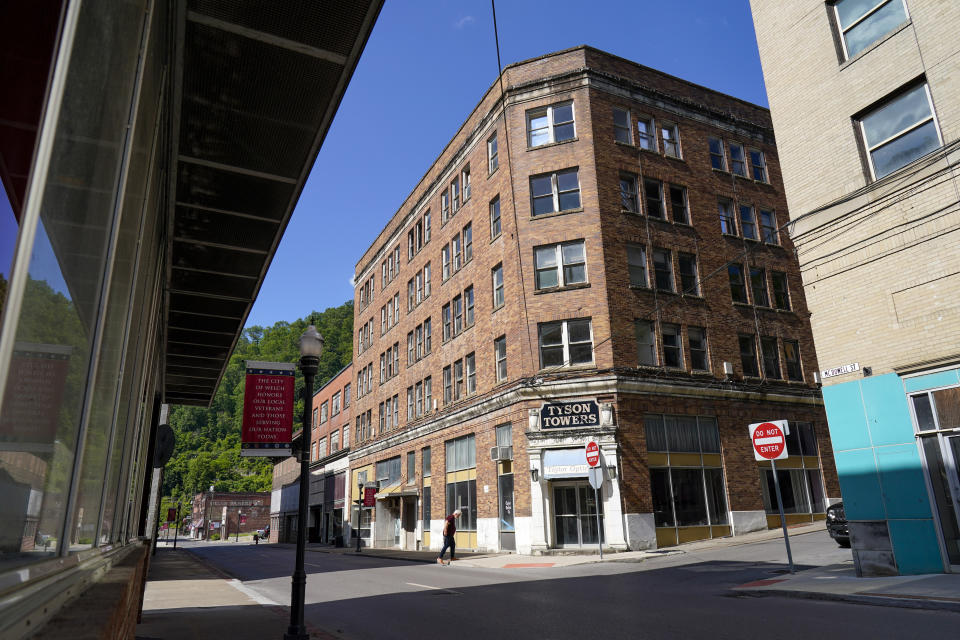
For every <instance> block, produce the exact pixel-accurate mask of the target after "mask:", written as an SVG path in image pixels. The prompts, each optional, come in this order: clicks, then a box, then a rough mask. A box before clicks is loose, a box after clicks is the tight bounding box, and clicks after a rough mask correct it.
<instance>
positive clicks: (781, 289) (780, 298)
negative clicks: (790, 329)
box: [770, 271, 790, 311]
mask: <svg viewBox="0 0 960 640" xmlns="http://www.w3.org/2000/svg"><path fill="white" fill-rule="evenodd" d="M770 282H771V284H772V285H773V306H774V307H776V308H777V309H784V310H786V311H789V310H790V290H789V289H788V288H787V274H786V273H784V272H782V271H771V272H770Z"/></svg>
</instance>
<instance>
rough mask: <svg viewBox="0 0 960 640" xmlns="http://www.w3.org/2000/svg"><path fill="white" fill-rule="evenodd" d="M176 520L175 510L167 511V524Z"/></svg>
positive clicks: (172, 508) (171, 508)
mask: <svg viewBox="0 0 960 640" xmlns="http://www.w3.org/2000/svg"><path fill="white" fill-rule="evenodd" d="M176 519H177V510H176V508H174V507H170V508H169V509H167V522H173V521H174V520H176Z"/></svg>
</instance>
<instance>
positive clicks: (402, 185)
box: [0, 0, 767, 326]
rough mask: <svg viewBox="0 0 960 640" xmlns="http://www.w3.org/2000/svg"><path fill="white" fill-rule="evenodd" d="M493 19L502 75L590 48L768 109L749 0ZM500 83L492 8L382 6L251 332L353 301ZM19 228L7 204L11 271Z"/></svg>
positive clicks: (523, 1) (573, 9)
mask: <svg viewBox="0 0 960 640" xmlns="http://www.w3.org/2000/svg"><path fill="white" fill-rule="evenodd" d="M497 23H498V27H499V30H500V54H501V60H502V62H503V65H504V66H506V65H508V64H511V63H513V62H518V61H520V60H525V59H528V58H534V57H537V56H540V55H543V54H545V53H549V52H551V51H558V50H560V49H566V48H568V47H574V46H577V45H580V44H588V45H591V46H594V47H597V48H598V49H602V50H604V51H608V52H610V53H613V54H615V55H619V56H622V57H624V58H627V59H629V60H633V61H636V62H639V63H641V64H644V65H647V66H650V67H654V68H656V69H660V70H662V71H665V72H667V73H670V74H673V75H676V76H679V77H681V78H684V79H686V80H689V81H691V82H696V83H698V84H702V85H704V86H707V87H710V88H712V89H716V90H718V91H723V92H725V93H728V94H730V95H733V96H736V97H738V98H742V99H744V100H748V101H750V102H754V103H757V104H761V105H764V106H766V104H767V101H766V92H765V89H764V85H763V77H762V73H761V68H760V60H759V56H758V54H757V44H756V38H755V36H754V32H753V22H752V19H751V16H750V7H749V2H748V0H671V1H669V2H664V1H652V0H633V1H632V2H614V1H603V2H596V1H594V2H584V1H583V0H577V1H571V0H553V1H552V2H550V3H545V2H542V1H541V2H535V1H533V0H509V1H505V0H500V2H498V3H497ZM496 77H497V57H496V49H495V46H494V36H493V19H492V16H491V10H490V2H489V0H459V1H455V0H416V1H415V0H387V2H386V3H385V6H384V8H383V10H382V11H381V13H380V18H379V20H378V21H377V24H376V26H375V27H374V30H373V33H372V34H371V36H370V40H369V41H368V43H367V47H366V49H365V50H364V53H363V56H362V58H361V59H360V63H359V65H358V66H357V69H356V71H355V73H354V75H353V79H352V81H351V83H350V86H349V87H348V89H347V92H346V95H345V96H344V99H343V102H342V103H341V105H340V110H339V111H338V113H337V116H336V118H335V120H334V122H333V125H332V126H331V128H330V131H329V133H328V135H327V138H326V140H325V142H324V145H323V148H322V149H321V150H320V154H319V156H318V158H317V161H316V164H315V165H314V168H313V171H312V172H311V174H310V177H309V179H308V181H307V184H306V187H305V188H304V191H303V194H302V195H301V198H300V201H299V203H298V205H297V208H296V210H295V211H294V214H293V217H292V219H291V221H290V224H289V226H288V227H287V231H286V234H285V235H284V237H283V240H282V241H281V243H280V247H279V250H278V251H277V254H276V256H275V257H274V260H273V263H272V265H271V266H270V270H269V272H268V273H267V277H266V280H265V282H264V284H263V287H262V288H261V290H260V295H259V297H258V299H257V302H256V303H255V305H254V307H253V311H252V313H251V314H250V317H249V318H248V320H247V326H251V325H255V324H259V325H271V324H273V323H275V322H277V321H279V320H294V319H296V318H301V317H304V316H306V315H307V314H308V313H310V312H311V311H314V310H317V311H322V310H323V309H326V308H327V307H331V306H337V305H340V304H342V303H343V302H345V301H347V300H349V299H351V298H352V297H353V290H352V288H351V286H350V278H351V277H352V275H353V270H354V266H355V265H356V262H357V260H358V259H359V257H360V255H361V254H362V253H363V252H364V250H366V248H367V247H368V246H369V245H370V243H371V242H372V241H373V239H374V238H375V237H376V235H377V233H379V231H380V230H381V229H382V228H383V226H384V225H385V224H386V222H387V221H388V220H389V219H390V218H391V217H392V216H393V214H394V213H395V212H396V211H397V208H398V207H399V206H400V205H401V204H402V203H403V201H404V200H405V199H406V197H407V196H408V195H409V194H410V191H411V190H412V189H413V187H414V186H415V185H416V184H417V182H418V181H419V179H420V178H421V177H422V176H423V174H424V173H425V172H426V171H427V169H428V168H429V167H430V165H431V164H432V163H433V162H434V160H435V159H436V158H437V155H438V154H439V153H440V152H441V151H442V150H443V147H444V146H445V145H446V144H447V142H448V141H449V140H450V138H451V137H452V136H453V135H454V134H455V133H456V131H457V129H458V128H459V127H460V125H461V124H462V123H463V121H464V120H465V119H466V117H467V116H468V115H469V113H470V111H471V110H472V109H473V108H474V107H475V106H476V104H477V102H478V101H479V100H480V98H481V97H482V96H483V94H484V92H485V91H486V90H487V88H488V87H489V86H490V85H491V84H492V83H493V82H494V81H495V80H496ZM0 200H5V199H4V198H0ZM5 204H6V203H5V202H0V205H5ZM14 230H15V224H13V223H12V214H11V213H10V212H9V211H8V210H3V209H0V272H2V273H8V264H9V259H10V254H11V252H12V248H13V246H12V245H13V242H12V240H13V238H12V234H13V232H14ZM37 275H39V274H37ZM51 284H53V283H52V282H51Z"/></svg>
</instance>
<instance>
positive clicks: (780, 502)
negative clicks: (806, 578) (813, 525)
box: [770, 460, 796, 573]
mask: <svg viewBox="0 0 960 640" xmlns="http://www.w3.org/2000/svg"><path fill="white" fill-rule="evenodd" d="M770 466H771V467H773V486H774V489H775V490H776V492H777V509H779V510H780V524H781V525H782V526H783V542H784V544H786V545H787V562H788V563H790V573H796V571H795V570H794V568H793V554H792V553H790V535H789V534H788V533H787V518H786V516H784V515H783V498H781V497H780V480H778V479H777V461H776V460H771V461H770Z"/></svg>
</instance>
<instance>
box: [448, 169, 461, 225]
mask: <svg viewBox="0 0 960 640" xmlns="http://www.w3.org/2000/svg"><path fill="white" fill-rule="evenodd" d="M459 209H460V177H459V176H457V177H456V178H454V179H453V180H451V181H450V215H451V216H452V215H454V214H455V213H456V212H457V211H458V210H459Z"/></svg>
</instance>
